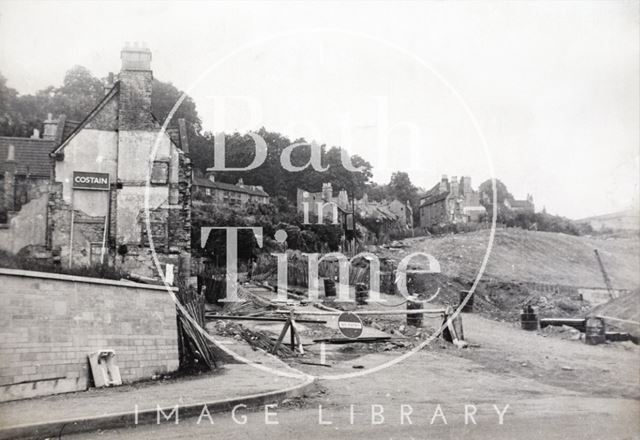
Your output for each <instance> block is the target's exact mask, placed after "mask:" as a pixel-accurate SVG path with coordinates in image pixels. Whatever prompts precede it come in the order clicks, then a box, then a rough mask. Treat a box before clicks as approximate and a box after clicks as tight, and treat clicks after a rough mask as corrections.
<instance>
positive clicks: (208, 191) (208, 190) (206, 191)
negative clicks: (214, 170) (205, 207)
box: [204, 188, 211, 196]
mask: <svg viewBox="0 0 640 440" xmlns="http://www.w3.org/2000/svg"><path fill="white" fill-rule="evenodd" d="M204 193H205V194H206V195H208V196H210V195H211V190H210V189H209V188H205V190H204Z"/></svg>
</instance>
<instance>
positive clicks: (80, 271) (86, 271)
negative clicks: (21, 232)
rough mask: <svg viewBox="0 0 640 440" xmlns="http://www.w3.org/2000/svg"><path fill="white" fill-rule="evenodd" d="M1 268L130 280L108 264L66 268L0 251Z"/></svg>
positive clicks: (46, 261) (125, 273) (127, 275)
mask: <svg viewBox="0 0 640 440" xmlns="http://www.w3.org/2000/svg"><path fill="white" fill-rule="evenodd" d="M0 267H3V268H6V269H20V270H32V271H35V272H47V273H58V274H64V275H75V276H79V277H90V278H102V279H108V280H121V279H128V278H129V274H128V273H127V272H124V271H122V270H120V269H118V268H115V267H113V266H109V265H108V264H102V265H96V266H78V267H71V268H70V267H66V266H62V265H60V264H56V263H52V262H50V261H48V260H40V259H35V258H28V257H23V256H21V255H13V254H10V253H8V252H5V251H0Z"/></svg>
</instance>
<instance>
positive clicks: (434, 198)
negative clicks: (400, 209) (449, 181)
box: [420, 191, 449, 206]
mask: <svg viewBox="0 0 640 440" xmlns="http://www.w3.org/2000/svg"><path fill="white" fill-rule="evenodd" d="M448 196H449V191H445V192H441V193H438V194H434V195H431V196H427V197H425V198H423V199H422V200H421V201H420V202H421V203H420V206H427V205H433V204H434V203H437V202H440V201H442V200H444V199H446V198H447V197H448Z"/></svg>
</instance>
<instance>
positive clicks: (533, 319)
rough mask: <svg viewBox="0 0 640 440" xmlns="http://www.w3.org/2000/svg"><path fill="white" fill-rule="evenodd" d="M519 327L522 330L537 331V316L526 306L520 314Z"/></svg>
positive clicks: (531, 308)
mask: <svg viewBox="0 0 640 440" xmlns="http://www.w3.org/2000/svg"><path fill="white" fill-rule="evenodd" d="M520 325H521V327H522V330H529V331H531V330H538V315H537V314H536V312H535V310H533V307H531V306H528V307H525V308H523V309H522V313H520Z"/></svg>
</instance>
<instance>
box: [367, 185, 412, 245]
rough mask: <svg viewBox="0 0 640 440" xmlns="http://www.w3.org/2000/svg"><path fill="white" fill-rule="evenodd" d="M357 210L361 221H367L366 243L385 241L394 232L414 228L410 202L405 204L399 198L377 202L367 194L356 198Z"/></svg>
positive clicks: (401, 232)
mask: <svg viewBox="0 0 640 440" xmlns="http://www.w3.org/2000/svg"><path fill="white" fill-rule="evenodd" d="M355 210H356V215H357V216H359V218H360V220H359V223H366V224H365V225H364V226H366V229H367V231H365V232H366V235H365V237H364V238H365V242H366V243H370V244H374V243H375V244H380V243H385V242H387V241H388V240H389V238H390V235H391V234H392V233H397V234H398V235H402V234H406V233H407V232H411V231H412V230H413V211H412V210H411V205H410V204H409V202H407V203H406V204H405V203H402V202H401V201H399V200H397V199H394V200H392V201H387V200H383V201H381V202H377V201H373V200H369V197H368V195H367V194H365V195H364V196H363V197H362V198H361V199H360V200H356V202H355Z"/></svg>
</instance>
